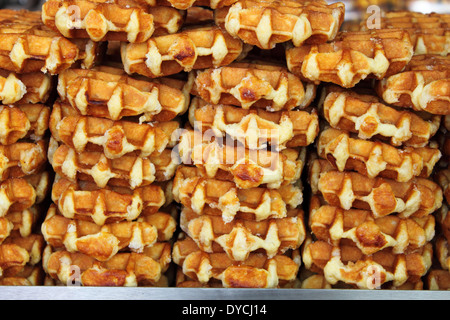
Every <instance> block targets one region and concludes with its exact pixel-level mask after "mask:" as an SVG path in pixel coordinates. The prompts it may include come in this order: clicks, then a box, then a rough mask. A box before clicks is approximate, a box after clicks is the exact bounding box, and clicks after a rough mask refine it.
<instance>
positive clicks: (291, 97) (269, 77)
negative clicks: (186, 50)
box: [192, 62, 316, 111]
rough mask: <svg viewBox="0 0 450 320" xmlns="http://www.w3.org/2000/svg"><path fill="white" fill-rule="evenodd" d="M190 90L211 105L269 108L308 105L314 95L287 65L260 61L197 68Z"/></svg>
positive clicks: (312, 87)
mask: <svg viewBox="0 0 450 320" xmlns="http://www.w3.org/2000/svg"><path fill="white" fill-rule="evenodd" d="M192 90H193V92H192V93H193V94H194V95H196V96H199V97H201V98H202V99H203V100H205V101H206V102H208V103H211V104H229V105H235V106H240V107H242V108H243V109H249V108H250V107H255V108H265V109H266V110H268V111H280V110H292V109H294V108H296V107H300V108H304V107H307V106H308V105H309V104H310V103H311V102H312V100H314V97H315V94H316V88H315V86H314V85H306V84H303V82H302V81H301V80H300V79H299V78H298V77H296V76H295V75H293V74H292V73H290V72H288V70H287V69H286V68H284V67H281V66H276V65H270V64H267V63H259V62H257V63H252V62H249V63H247V62H234V63H232V64H231V65H227V66H223V67H220V68H208V69H206V70H201V71H198V72H197V75H196V78H195V82H194V86H193V88H192Z"/></svg>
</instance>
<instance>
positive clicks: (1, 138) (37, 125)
mask: <svg viewBox="0 0 450 320" xmlns="http://www.w3.org/2000/svg"><path fill="white" fill-rule="evenodd" d="M49 118H50V108H49V107H48V106H46V105H45V104H38V103H28V104H15V105H2V106H0V143H1V144H2V145H9V144H13V143H15V142H17V141H18V140H20V139H30V140H32V141H39V140H41V139H43V138H44V135H45V134H46V133H47V129H48V123H49Z"/></svg>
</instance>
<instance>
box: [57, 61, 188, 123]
mask: <svg viewBox="0 0 450 320" xmlns="http://www.w3.org/2000/svg"><path fill="white" fill-rule="evenodd" d="M158 80H159V81H148V79H147V80H144V79H135V78H132V77H130V76H128V75H127V74H125V73H124V71H123V70H121V69H118V68H116V67H105V66H102V67H99V68H97V69H94V70H92V69H90V70H87V69H70V70H67V71H66V72H64V73H62V74H61V75H60V76H59V77H58V87H57V88H58V94H59V98H60V99H61V101H62V102H64V103H69V104H70V105H71V106H72V107H74V108H75V109H77V110H78V111H79V113H80V114H81V115H91V116H97V117H104V118H109V119H111V120H119V119H121V118H122V117H125V116H136V115H139V116H140V120H141V121H170V120H172V119H173V118H175V117H176V116H177V115H180V114H183V113H184V112H186V110H187V108H188V106H189V90H190V87H191V81H192V80H188V81H187V82H185V81H182V80H171V79H158Z"/></svg>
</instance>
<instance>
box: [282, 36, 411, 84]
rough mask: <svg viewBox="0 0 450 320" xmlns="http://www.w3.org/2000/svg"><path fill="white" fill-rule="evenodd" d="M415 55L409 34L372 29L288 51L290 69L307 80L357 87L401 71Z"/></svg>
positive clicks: (292, 48) (287, 57)
mask: <svg viewBox="0 0 450 320" xmlns="http://www.w3.org/2000/svg"><path fill="white" fill-rule="evenodd" d="M412 56H413V47H412V44H411V40H410V37H409V34H408V32H407V31H404V30H401V29H373V30H369V31H354V32H350V31H349V32H341V33H339V34H338V35H337V36H336V38H335V39H334V40H333V41H331V42H328V43H323V44H306V45H303V46H301V47H291V48H288V49H287V50H286V62H287V66H288V69H289V70H290V71H291V72H292V73H294V74H296V75H298V76H300V77H301V78H302V79H304V80H305V81H309V82H313V83H316V84H318V83H319V82H331V83H334V84H337V85H339V86H341V87H345V88H351V87H354V86H355V85H356V84H357V83H359V82H360V81H361V80H363V79H366V78H367V77H369V78H375V79H383V78H386V77H389V76H391V75H394V74H396V73H398V72H400V71H402V70H403V69H404V68H405V66H406V65H407V64H408V63H409V61H410V60H411V58H412Z"/></svg>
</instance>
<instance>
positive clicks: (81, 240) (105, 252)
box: [41, 204, 175, 261]
mask: <svg viewBox="0 0 450 320" xmlns="http://www.w3.org/2000/svg"><path fill="white" fill-rule="evenodd" d="M159 218H160V219H164V220H165V221H161V222H160V223H159V224H157V225H161V226H166V227H168V228H170V230H172V232H173V230H174V229H175V227H174V225H175V220H174V219H173V218H172V217H171V216H170V215H169V214H164V215H163V214H160V215H159ZM168 220H171V221H170V222H168ZM41 230H42V234H43V236H44V238H45V240H46V242H47V243H48V244H49V245H51V246H52V247H53V248H55V249H58V248H65V250H68V251H69V252H80V253H84V254H86V255H88V256H91V257H94V258H95V259H97V260H99V261H107V260H109V259H110V258H111V257H112V256H113V255H115V254H116V253H118V252H119V251H124V250H129V251H132V252H143V250H144V248H145V247H149V246H152V245H154V244H155V243H156V241H167V240H169V239H170V238H169V239H159V238H158V235H159V234H166V231H167V230H158V229H157V227H156V226H155V225H152V224H151V223H149V222H146V221H120V222H114V223H109V224H104V225H102V226H100V225H97V224H96V223H94V222H90V221H86V220H79V219H70V218H66V217H64V216H62V215H61V214H58V210H57V207H56V205H54V204H52V205H51V206H50V208H49V210H48V212H47V216H46V218H45V221H44V222H43V223H42V227H41Z"/></svg>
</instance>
